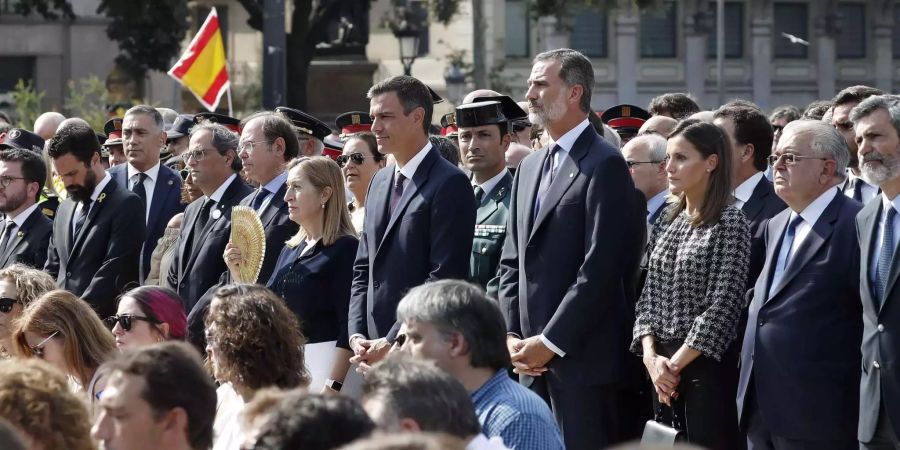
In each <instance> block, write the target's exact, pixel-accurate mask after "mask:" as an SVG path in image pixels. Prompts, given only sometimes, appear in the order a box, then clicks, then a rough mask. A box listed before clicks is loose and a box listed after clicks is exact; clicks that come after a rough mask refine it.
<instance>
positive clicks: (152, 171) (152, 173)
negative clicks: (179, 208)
mask: <svg viewBox="0 0 900 450" xmlns="http://www.w3.org/2000/svg"><path fill="white" fill-rule="evenodd" d="M159 166H160V162H159V161H157V162H156V165H155V166H153V167H151V168H149V169H147V170H146V171H145V172H144V174H145V175H147V177H148V178H150V181H152V182H154V183H156V179H157V177H159ZM127 168H128V179H129V180H130V179H131V177H133V176H135V175H137V174H139V173H141V171H140V170H137V169H135V168H134V166H132V165H131V163H127Z"/></svg>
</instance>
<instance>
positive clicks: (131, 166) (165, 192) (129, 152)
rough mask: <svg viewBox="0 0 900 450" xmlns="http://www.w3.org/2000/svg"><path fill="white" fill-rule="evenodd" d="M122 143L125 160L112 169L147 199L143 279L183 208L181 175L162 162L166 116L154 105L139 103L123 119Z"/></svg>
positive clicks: (121, 181)
mask: <svg viewBox="0 0 900 450" xmlns="http://www.w3.org/2000/svg"><path fill="white" fill-rule="evenodd" d="M122 145H123V147H124V150H125V158H126V160H127V163H126V164H119V165H117V166H113V167H112V168H110V169H109V174H110V175H112V177H113V179H114V180H116V183H118V184H119V186H127V187H128V189H129V190H130V191H131V192H134V193H135V194H137V196H138V197H140V198H141V200H142V201H143V202H144V211H145V219H146V224H147V236H146V238H145V239H144V245H143V247H142V249H141V272H140V281H141V283H143V282H144V279H145V278H146V277H147V274H148V273H149V272H150V255H151V254H152V253H153V249H155V248H156V244H157V243H158V242H159V238H161V237H162V235H163V233H164V232H165V230H166V224H168V223H169V220H170V219H171V218H172V216H174V215H175V214H178V213H180V212H182V211H184V206H183V205H182V204H181V176H180V175H178V174H177V173H175V171H173V170H172V169H170V168H168V167H166V166H164V165H162V164H161V163H160V160H159V152H160V149H161V148H162V147H163V146H165V145H166V132H165V130H164V129H163V118H162V116H161V115H160V114H159V111H157V110H156V108H153V107H152V106H147V105H137V106H134V107H132V108H131V109H129V110H128V111H127V112H126V113H125V118H124V119H122Z"/></svg>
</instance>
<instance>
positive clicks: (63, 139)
mask: <svg viewBox="0 0 900 450" xmlns="http://www.w3.org/2000/svg"><path fill="white" fill-rule="evenodd" d="M47 152H48V153H49V154H50V158H52V159H53V166H54V168H55V169H56V172H57V173H58V174H59V176H60V178H61V179H62V182H63V184H64V185H65V187H66V191H67V192H68V193H69V196H68V198H67V199H66V200H65V201H63V202H62V203H61V204H60V205H59V209H58V210H57V213H56V216H57V219H56V220H55V221H54V223H53V235H52V237H51V238H50V247H49V249H48V251H47V263H46V265H45V266H44V270H45V271H47V272H48V273H49V274H50V275H52V276H54V277H56V283H57V285H58V286H59V287H60V289H65V290H67V291H70V292H72V293H74V294H75V295H78V296H79V297H81V298H82V299H84V301H86V302H88V303H89V304H90V305H91V306H92V307H93V308H94V310H95V311H96V312H97V314H98V315H99V316H100V317H107V316H111V315H113V314H115V299H116V298H117V297H118V296H119V294H121V293H122V292H124V291H125V290H126V288H129V287H131V285H132V283H135V282H137V280H138V266H139V264H140V254H141V245H142V244H143V243H144V236H145V229H144V205H143V203H141V199H140V197H138V196H137V195H136V194H134V193H132V192H129V191H127V190H125V189H124V187H122V186H120V185H119V184H118V183H117V182H116V181H115V180H113V179H112V177H111V176H110V175H109V174H108V173H106V172H105V171H104V170H103V164H102V163H101V162H100V143H99V142H98V141H97V135H95V134H94V131H93V130H91V128H90V126H88V125H86V124H83V123H80V122H77V121H73V122H70V123H68V124H65V125H63V126H61V127H60V129H59V131H57V133H56V135H55V136H53V138H51V139H50V142H49V143H48V145H47Z"/></svg>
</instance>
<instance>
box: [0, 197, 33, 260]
mask: <svg viewBox="0 0 900 450" xmlns="http://www.w3.org/2000/svg"><path fill="white" fill-rule="evenodd" d="M35 214H41V215H43V213H42V212H41V208H40V207H38V208H35V210H34V211H32V212H31V214H29V215H28V218H27V219H25V221H24V222H22V226H21V227H19V229H18V230H16V234H13V235H11V236H10V237H9V243H8V244H7V245H6V249H5V251H4V252H3V255H0V261H2V262H3V266H0V267H6V266H7V265H8V263H9V262H10V261H9V257H10V256H12V255H15V254H16V251H15V249H16V247H18V246H19V244H21V243H22V240H23V239H25V237H26V236H27V235H28V232H29V231H30V230H31V226H32V225H33V224H34V221H35V220H36V216H35Z"/></svg>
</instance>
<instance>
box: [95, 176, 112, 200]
mask: <svg viewBox="0 0 900 450" xmlns="http://www.w3.org/2000/svg"><path fill="white" fill-rule="evenodd" d="M110 181H112V177H111V176H109V174H108V173H106V172H103V179H102V180H100V182H99V183H97V186H96V187H94V193H93V194H91V204H93V203H94V202H96V201H97V197H99V196H100V193H101V192H103V189H105V188H106V185H107V184H109V182H110Z"/></svg>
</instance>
